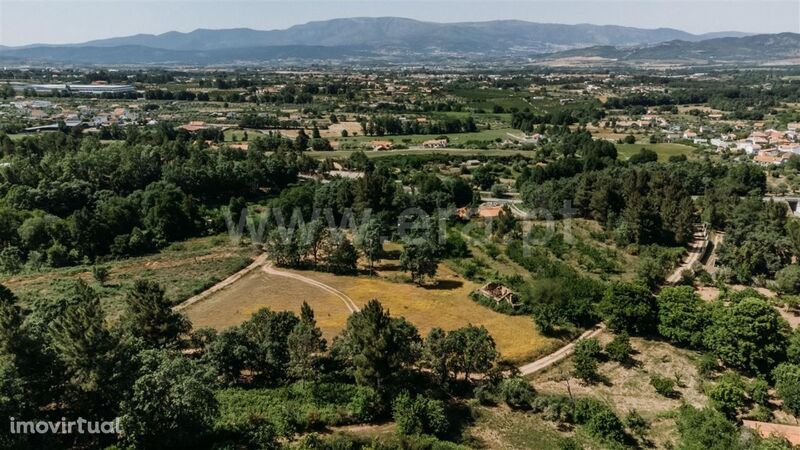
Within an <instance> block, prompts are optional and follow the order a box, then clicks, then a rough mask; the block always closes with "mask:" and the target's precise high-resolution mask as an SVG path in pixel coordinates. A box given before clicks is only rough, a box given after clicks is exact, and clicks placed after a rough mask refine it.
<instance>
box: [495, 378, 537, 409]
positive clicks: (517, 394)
mask: <svg viewBox="0 0 800 450" xmlns="http://www.w3.org/2000/svg"><path fill="white" fill-rule="evenodd" d="M500 395H501V396H502V398H503V401H505V402H506V404H508V406H510V407H511V408H513V409H530V408H531V404H532V403H533V400H534V399H535V398H536V390H535V389H534V388H533V386H531V384H530V383H528V381H526V380H525V379H523V378H518V377H514V378H508V379H506V380H503V382H502V383H501V384H500Z"/></svg>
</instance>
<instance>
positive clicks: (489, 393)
mask: <svg viewBox="0 0 800 450" xmlns="http://www.w3.org/2000/svg"><path fill="white" fill-rule="evenodd" d="M473 395H474V396H475V400H477V401H478V403H480V404H481V405H484V406H494V405H496V404H497V395H496V393H495V390H494V389H493V388H492V387H491V386H490V385H487V384H482V385H480V386H478V387H476V388H475V391H474V392H473Z"/></svg>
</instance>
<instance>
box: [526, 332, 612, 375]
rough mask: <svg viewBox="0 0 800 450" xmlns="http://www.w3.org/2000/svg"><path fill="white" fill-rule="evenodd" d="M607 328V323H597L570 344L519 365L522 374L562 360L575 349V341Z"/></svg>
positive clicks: (594, 334) (530, 372) (595, 334)
mask: <svg viewBox="0 0 800 450" xmlns="http://www.w3.org/2000/svg"><path fill="white" fill-rule="evenodd" d="M605 329H606V325H605V324H603V323H601V324H599V325H595V326H594V328H591V329H589V330H586V331H585V332H584V333H583V334H581V335H580V336H578V339H575V340H574V341H572V342H570V343H569V344H567V345H565V346H563V347H561V348H559V349H558V350H556V351H554V352H553V353H550V354H549V355H547V356H543V357H541V358H539V359H537V360H536V361H532V362H529V363H528V364H525V365H522V366H520V367H519V372H520V374H521V375H530V374H532V373H536V372H538V371H540V370H543V369H546V368H548V367H550V366H552V365H553V364H555V363H557V362H559V361H561V360H562V359H564V358H566V357H567V356H569V355H571V354H572V353H573V352H574V351H575V342H577V341H578V340H579V339H588V338H592V337H595V336H597V335H598V334H600V333H601V332H602V331H603V330H605Z"/></svg>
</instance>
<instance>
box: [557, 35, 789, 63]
mask: <svg viewBox="0 0 800 450" xmlns="http://www.w3.org/2000/svg"><path fill="white" fill-rule="evenodd" d="M570 57H600V58H607V59H615V60H620V61H647V60H650V61H671V60H674V61H706V62H714V61H717V62H735V61H765V60H781V59H796V58H800V34H798V33H779V34H758V35H755V36H747V37H742V38H734V37H723V38H717V39H708V40H705V41H700V42H686V41H678V40H676V41H669V42H662V43H659V44H654V45H648V46H639V47H629V48H620V47H613V46H596V47H587V48H582V49H575V50H568V51H563V52H556V53H552V54H550V55H548V56H547V58H548V59H559V58H570Z"/></svg>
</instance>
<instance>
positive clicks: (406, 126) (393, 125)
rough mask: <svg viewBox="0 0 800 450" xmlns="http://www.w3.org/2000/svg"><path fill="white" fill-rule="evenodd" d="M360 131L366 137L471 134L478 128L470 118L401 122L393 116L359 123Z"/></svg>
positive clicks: (379, 117)
mask: <svg viewBox="0 0 800 450" xmlns="http://www.w3.org/2000/svg"><path fill="white" fill-rule="evenodd" d="M361 130H362V132H363V134H364V135H367V136H383V135H387V134H388V135H409V134H448V133H472V132H475V131H478V126H477V125H476V124H475V120H474V119H473V118H472V116H469V117H467V118H465V119H458V118H454V117H448V118H445V119H440V120H429V121H425V122H419V121H416V120H401V119H400V118H398V117H395V116H375V117H371V118H370V119H368V120H364V121H362V122H361Z"/></svg>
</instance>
